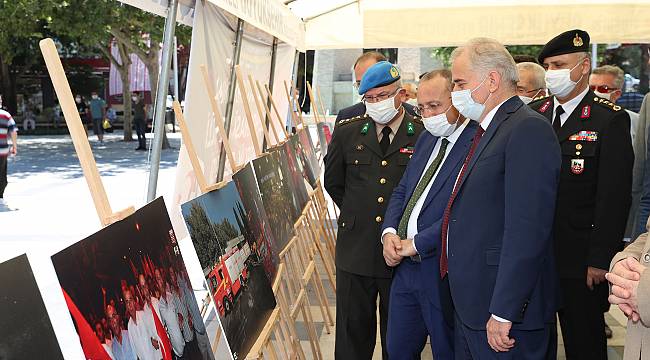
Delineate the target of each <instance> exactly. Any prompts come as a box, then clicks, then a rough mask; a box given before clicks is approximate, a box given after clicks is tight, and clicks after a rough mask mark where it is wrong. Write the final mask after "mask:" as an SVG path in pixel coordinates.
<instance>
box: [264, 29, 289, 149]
mask: <svg viewBox="0 0 650 360" xmlns="http://www.w3.org/2000/svg"><path fill="white" fill-rule="evenodd" d="M277 55H278V38H276V37H275V36H274V37H273V44H272V45H271V70H270V71H269V89H271V91H273V83H274V82H275V63H276V60H277V57H278V56H277ZM266 106H268V107H269V108H270V107H271V98H270V97H269V98H267V99H266ZM269 121H271V119H270V118H269V115H268V114H267V115H266V119H265V121H264V126H266V127H267V128H268V127H269ZM282 126H284V127H286V126H287V124H286V120H285V123H284V124H282ZM267 146H268V144H267V143H266V142H264V144H262V151H266V149H267Z"/></svg>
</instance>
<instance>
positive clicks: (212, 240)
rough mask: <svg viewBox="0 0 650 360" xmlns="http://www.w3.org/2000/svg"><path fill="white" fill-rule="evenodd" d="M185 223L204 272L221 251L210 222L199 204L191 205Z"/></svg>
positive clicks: (213, 262)
mask: <svg viewBox="0 0 650 360" xmlns="http://www.w3.org/2000/svg"><path fill="white" fill-rule="evenodd" d="M186 221H187V227H188V230H189V231H190V237H191V238H192V242H193V243H194V247H195V248H196V254H197V255H198V257H199V262H200V263H201V267H202V268H203V270H204V271H205V270H206V269H210V268H212V266H213V265H214V264H215V263H216V262H217V260H218V259H219V256H221V254H223V251H222V250H221V249H220V247H219V243H218V241H217V239H216V236H215V231H214V229H213V227H212V222H211V221H210V219H209V218H208V215H207V214H206V213H205V209H203V207H202V206H201V205H200V203H199V202H193V203H192V205H191V206H190V214H189V216H187V217H186Z"/></svg>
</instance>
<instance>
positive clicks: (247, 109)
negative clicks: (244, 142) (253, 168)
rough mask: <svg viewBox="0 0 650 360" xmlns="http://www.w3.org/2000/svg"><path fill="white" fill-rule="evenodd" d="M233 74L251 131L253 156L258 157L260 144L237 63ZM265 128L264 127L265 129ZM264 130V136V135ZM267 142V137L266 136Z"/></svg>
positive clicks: (260, 149)
mask: <svg viewBox="0 0 650 360" xmlns="http://www.w3.org/2000/svg"><path fill="white" fill-rule="evenodd" d="M235 74H236V77H237V87H239V94H240V95H241V100H242V104H243V105H244V113H245V114H246V121H247V122H248V128H249V129H250V132H251V139H252V140H253V146H255V156H256V157H259V156H260V155H262V145H261V144H260V142H259V141H258V140H257V132H256V131H255V125H254V123H253V116H252V115H251V109H250V105H249V104H248V94H246V87H245V86H244V81H243V80H242V75H241V68H240V67H239V65H236V66H235ZM265 130H266V129H265ZM266 134H267V133H266V132H265V136H266ZM266 141H267V142H268V141H269V139H268V138H267V139H266Z"/></svg>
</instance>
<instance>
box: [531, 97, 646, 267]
mask: <svg viewBox="0 0 650 360" xmlns="http://www.w3.org/2000/svg"><path fill="white" fill-rule="evenodd" d="M530 106H531V107H532V108H533V109H534V110H535V111H537V112H539V113H540V114H542V115H544V116H545V117H546V118H547V119H548V120H549V122H551V123H552V118H553V107H554V99H553V97H544V98H541V99H536V100H535V101H533V102H532V103H531V104H530ZM557 136H558V140H559V142H560V147H561V150H562V167H561V170H560V183H559V187H558V192H557V204H556V211H555V222H554V229H553V234H554V239H555V243H554V247H555V254H556V261H557V267H558V273H559V276H560V277H561V278H573V279H585V278H586V275H587V266H592V267H596V268H599V269H604V270H607V269H608V268H609V262H610V261H611V259H612V257H613V256H614V254H616V252H618V251H619V250H620V249H621V248H622V244H623V243H622V239H623V234H624V232H625V225H626V221H627V215H628V211H629V208H630V204H631V201H632V197H631V190H632V165H633V163H634V153H633V150H632V144H631V139H630V118H629V116H628V115H627V112H626V111H625V110H623V109H622V108H621V107H620V106H618V105H615V104H613V103H611V102H609V101H608V100H606V99H603V98H600V97H597V96H596V95H594V93H593V92H592V91H591V90H589V91H588V92H587V94H586V95H585V97H584V98H583V99H582V101H581V102H580V103H579V105H578V106H577V107H576V108H575V110H574V111H573V113H571V114H570V115H569V117H568V118H567V120H566V122H565V123H564V125H563V126H562V127H561V129H560V131H559V132H558V134H557Z"/></svg>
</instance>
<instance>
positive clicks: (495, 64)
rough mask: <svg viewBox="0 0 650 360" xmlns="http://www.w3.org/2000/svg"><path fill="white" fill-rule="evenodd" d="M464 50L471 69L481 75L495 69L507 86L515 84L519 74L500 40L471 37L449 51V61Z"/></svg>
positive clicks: (513, 86) (512, 86) (514, 85)
mask: <svg viewBox="0 0 650 360" xmlns="http://www.w3.org/2000/svg"><path fill="white" fill-rule="evenodd" d="M465 52H467V54H468V56H469V63H470V66H471V67H472V69H473V70H475V71H478V72H480V73H481V75H487V73H488V72H490V71H496V72H498V73H499V75H501V77H502V78H503V81H504V82H505V84H507V85H508V86H509V87H511V88H515V87H516V86H517V81H519V74H518V72H517V67H516V66H515V61H514V60H513V59H512V55H510V53H509V52H508V50H507V49H506V48H505V46H503V45H502V44H501V43H500V42H498V41H496V40H494V39H489V38H474V39H471V40H469V41H468V42H467V43H466V44H465V45H463V46H460V47H457V48H456V49H454V51H453V52H452V53H451V61H452V62H453V61H454V60H455V59H456V58H458V56H460V55H461V54H463V53H465Z"/></svg>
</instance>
